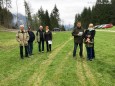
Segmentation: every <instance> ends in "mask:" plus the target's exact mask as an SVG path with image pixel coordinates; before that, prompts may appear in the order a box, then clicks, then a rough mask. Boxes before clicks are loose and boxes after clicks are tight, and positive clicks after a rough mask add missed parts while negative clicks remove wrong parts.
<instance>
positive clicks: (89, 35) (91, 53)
mask: <svg viewBox="0 0 115 86" xmlns="http://www.w3.org/2000/svg"><path fill="white" fill-rule="evenodd" d="M95 33H96V32H95V29H94V25H93V24H92V23H90V24H89V28H88V29H87V30H86V31H85V33H84V38H85V40H87V39H90V40H89V42H88V41H87V42H85V44H86V49H87V57H88V59H89V60H92V59H94V58H95V51H94V37H95ZM90 42H91V43H90ZM90 47H91V48H90Z"/></svg>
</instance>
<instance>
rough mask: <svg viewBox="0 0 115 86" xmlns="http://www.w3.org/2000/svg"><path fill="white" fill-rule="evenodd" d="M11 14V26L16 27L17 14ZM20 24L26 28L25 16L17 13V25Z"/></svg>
mask: <svg viewBox="0 0 115 86" xmlns="http://www.w3.org/2000/svg"><path fill="white" fill-rule="evenodd" d="M12 15H13V20H12V26H13V27H17V26H16V23H17V14H12ZM21 24H24V26H25V29H27V27H26V17H25V16H24V15H22V14H20V13H19V14H18V27H19V26H20V25H21Z"/></svg>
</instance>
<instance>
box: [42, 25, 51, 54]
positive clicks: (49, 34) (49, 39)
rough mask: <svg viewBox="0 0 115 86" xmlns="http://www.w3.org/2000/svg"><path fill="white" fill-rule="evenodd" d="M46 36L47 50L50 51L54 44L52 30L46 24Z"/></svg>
mask: <svg viewBox="0 0 115 86" xmlns="http://www.w3.org/2000/svg"><path fill="white" fill-rule="evenodd" d="M44 37H45V41H46V47H47V52H49V51H51V45H52V32H51V31H50V30H49V27H48V26H46V31H45V33H44Z"/></svg>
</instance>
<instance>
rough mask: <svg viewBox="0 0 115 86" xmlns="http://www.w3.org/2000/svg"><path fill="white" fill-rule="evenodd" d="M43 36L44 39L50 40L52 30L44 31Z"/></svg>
mask: <svg viewBox="0 0 115 86" xmlns="http://www.w3.org/2000/svg"><path fill="white" fill-rule="evenodd" d="M44 37H45V41H49V40H52V32H51V31H48V32H45V34H44Z"/></svg>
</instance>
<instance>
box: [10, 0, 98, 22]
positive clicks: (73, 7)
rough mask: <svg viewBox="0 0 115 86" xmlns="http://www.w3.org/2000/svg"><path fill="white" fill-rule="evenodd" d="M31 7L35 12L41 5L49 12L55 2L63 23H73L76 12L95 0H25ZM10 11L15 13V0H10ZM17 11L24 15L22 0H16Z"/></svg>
mask: <svg viewBox="0 0 115 86" xmlns="http://www.w3.org/2000/svg"><path fill="white" fill-rule="evenodd" d="M26 1H28V2H29V3H30V5H31V7H32V12H33V13H36V12H37V11H38V9H39V8H40V7H41V6H42V7H43V9H44V10H46V9H47V10H48V11H49V13H50V12H51V11H52V9H53V8H54V5H55V4H56V5H57V7H58V9H59V12H60V17H61V19H62V20H64V24H69V23H70V24H73V23H74V17H75V14H76V13H81V12H82V10H83V8H84V7H89V6H90V7H91V6H92V5H94V4H95V1H96V0H26ZM10 10H11V12H13V13H16V12H17V9H16V0H12V8H11V9H10ZM18 11H19V13H21V14H23V15H25V9H24V0H18Z"/></svg>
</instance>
